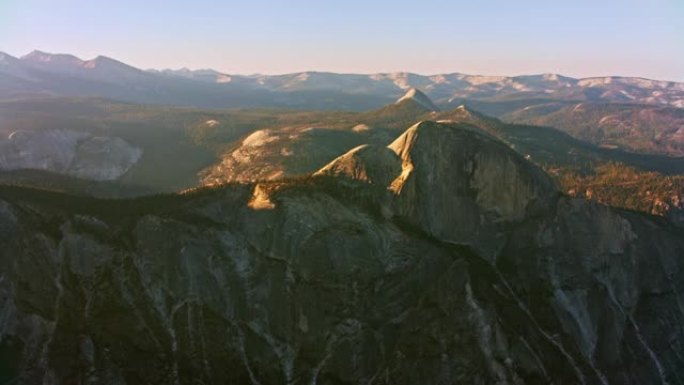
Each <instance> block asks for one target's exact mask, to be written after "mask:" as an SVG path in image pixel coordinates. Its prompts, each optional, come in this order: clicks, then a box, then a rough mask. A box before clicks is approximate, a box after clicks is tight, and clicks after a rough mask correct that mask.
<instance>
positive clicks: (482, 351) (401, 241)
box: [0, 123, 684, 384]
mask: <svg viewBox="0 0 684 385" xmlns="http://www.w3.org/2000/svg"><path fill="white" fill-rule="evenodd" d="M388 150H389V151H388ZM368 161H372V162H371V163H367V162H368ZM409 166H410V171H408V172H406V171H405V170H406V169H407V168H408V167H409ZM374 167H375V168H374ZM383 173H387V174H388V175H387V176H383ZM402 175H403V178H402V179H401V183H399V182H397V183H393V181H396V178H397V177H398V176H402ZM390 176H391V177H390ZM490 178H491V180H490ZM388 196H389V197H392V198H391V201H389V202H387V197H388ZM250 202H251V203H252V204H250ZM255 202H256V203H258V204H257V205H256V206H255ZM264 202H266V203H268V204H264ZM250 206H251V207H250ZM455 208H461V210H460V211H459V210H456V209H455ZM468 210H470V211H468ZM471 220H472V221H476V224H474V225H472V226H471V227H468V223H469V221H471ZM463 227H465V228H466V230H463ZM0 230H1V232H0V383H2V382H8V381H15V382H17V383H51V384H71V383H90V384H140V383H150V384H196V383H204V384H250V383H251V384H451V383H453V384H462V383H472V384H490V383H491V384H548V383H556V384H657V383H662V384H665V383H667V384H684V377H683V376H682V374H681V373H682V368H684V359H682V356H684V335H682V332H683V330H682V325H684V311H683V310H682V309H683V308H682V300H681V296H682V294H684V271H683V270H682V269H683V268H684V266H683V265H684V236H683V235H682V233H681V231H680V230H678V229H676V228H673V227H671V226H670V225H668V224H667V223H666V222H664V221H661V220H659V219H657V218H654V217H648V216H644V215H639V214H634V213H628V212H622V211H617V210H613V209H609V208H606V207H604V206H600V205H597V204H595V203H589V202H585V201H582V200H576V199H570V198H567V197H559V196H558V195H556V194H555V192H554V190H553V188H552V185H551V184H550V182H549V180H548V178H547V177H546V176H545V175H544V174H543V173H541V172H540V171H539V170H538V169H537V168H536V167H534V166H532V165H531V164H529V163H527V162H526V161H525V160H524V159H522V158H520V157H519V156H517V155H516V154H515V153H514V152H513V151H512V150H510V149H508V148H507V147H506V146H504V145H502V144H500V143H497V142H495V141H493V140H492V139H491V138H488V137H485V136H483V135H480V134H477V133H476V132H474V131H471V130H467V129H463V127H460V126H452V125H437V124H433V123H422V124H419V125H417V126H414V127H413V128H412V129H410V130H409V131H408V132H407V133H405V134H404V135H403V136H402V137H401V138H400V139H398V140H397V141H396V142H395V143H393V144H392V146H390V147H389V148H383V147H360V148H357V149H355V150H353V151H351V152H350V153H349V154H347V155H344V156H343V157H340V158H338V160H336V161H334V162H333V163H332V164H330V165H329V166H327V167H326V168H324V169H323V170H321V172H320V173H319V174H318V175H317V176H315V177H313V178H309V179H304V180H299V181H291V182H278V183H262V184H259V185H258V186H255V185H230V186H225V187H222V188H216V189H209V190H199V191H196V192H193V193H189V194H187V195H184V196H167V197H163V196H162V197H152V198H145V199H139V200H124V201H99V200H93V199H85V198H72V197H68V196H61V195H58V194H50V193H42V192H36V191H31V190H22V189H17V188H2V189H0ZM467 234H470V235H472V236H473V237H474V239H478V240H481V241H476V242H465V241H467V239H465V237H466V235H467ZM488 234H489V235H488ZM491 236H494V237H495V238H496V239H497V242H500V243H497V245H499V246H497V247H493V248H489V249H488V248H486V247H484V243H483V242H484V241H485V240H486V239H489V238H490V237H491ZM484 251H488V253H490V254H485V253H484Z"/></svg>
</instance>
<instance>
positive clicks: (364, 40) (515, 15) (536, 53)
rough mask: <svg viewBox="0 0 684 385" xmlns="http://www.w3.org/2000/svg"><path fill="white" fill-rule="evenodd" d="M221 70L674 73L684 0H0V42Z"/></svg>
mask: <svg viewBox="0 0 684 385" xmlns="http://www.w3.org/2000/svg"><path fill="white" fill-rule="evenodd" d="M33 49H40V50H44V51H48V52H68V53H73V54H76V55H77V56H80V57H83V58H92V57H94V56H96V55H98V54H102V55H106V56H111V57H114V58H117V59H119V60H122V61H125V62H127V63H130V64H132V65H135V66H138V67H142V68H180V67H190V68H215V69H218V70H222V71H225V72H228V73H286V72H296V71H305V70H318V71H335V72H355V73H372V72H390V71H411V72H418V73H424V74H432V73H445V72H464V73H473V74H475V73H477V74H502V75H513V74H529V73H541V72H556V73H562V74H567V75H571V76H598V75H629V76H643V77H649V78H656V79H668V80H680V81H682V80H684V0H641V1H636V0H564V1H560V0H545V1H540V0H490V1H484V0H468V1H455V0H448V1H447V0H445V1H440V0H421V1H418V0H414V1H385V0H381V1H372V0H365V1H364V0H317V1H298V0H290V1H276V0H251V1H232V0H228V1H209V0H186V1H176V0H164V1H162V0H112V1H95V0H59V1H57V0H0V51H5V52H7V53H10V54H13V55H17V56H20V55H23V54H26V53H27V52H29V51H31V50H33Z"/></svg>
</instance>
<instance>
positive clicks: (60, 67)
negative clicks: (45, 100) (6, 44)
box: [0, 51, 684, 110]
mask: <svg viewBox="0 0 684 385" xmlns="http://www.w3.org/2000/svg"><path fill="white" fill-rule="evenodd" d="M411 88H419V89H421V90H422V91H423V92H425V93H426V94H427V95H428V96H429V97H430V98H431V99H432V100H434V101H435V103H436V104H437V105H449V106H454V107H455V106H457V105H459V104H461V103H462V102H463V101H464V100H483V101H492V100H496V101H511V100H520V99H551V100H576V101H606V102H615V103H641V104H651V105H661V106H673V107H684V83H676V82H668V81H656V80H649V79H641V78H628V77H596V78H585V79H575V78H571V77H566V76H561V75H556V74H541V75H527V76H513V77H505V76H479V75H466V74H459V73H452V74H439V75H432V76H424V75H418V74H412V73H381V74H370V75H358V74H335V73H325V72H302V73H293V74H285V75H249V76H245V75H234V74H224V73H221V72H219V71H214V70H195V71H193V70H189V69H181V70H161V71H159V70H150V71H144V70H140V69H137V68H134V67H132V66H130V65H127V64H125V63H122V62H120V61H117V60H114V59H110V58H107V57H104V56H98V57H96V58H95V59H92V60H82V59H79V58H77V57H75V56H73V55H68V54H50V53H45V52H41V51H33V52H31V53H29V54H28V55H26V56H23V57H21V58H15V57H12V56H10V55H8V54H5V53H0V97H3V98H12V97H17V96H21V95H68V96H99V97H108V98H116V99H119V100H124V101H131V102H144V103H154V104H175V105H185V106H194V107H210V108H231V107H247V106H249V107H264V106H270V107H288V108H300V109H312V108H317V109H320V108H324V109H352V110H367V109H372V108H378V107H380V106H382V105H385V104H387V103H389V102H391V101H392V100H394V99H397V98H399V97H400V96H401V95H402V94H404V93H405V92H406V91H407V90H409V89H411Z"/></svg>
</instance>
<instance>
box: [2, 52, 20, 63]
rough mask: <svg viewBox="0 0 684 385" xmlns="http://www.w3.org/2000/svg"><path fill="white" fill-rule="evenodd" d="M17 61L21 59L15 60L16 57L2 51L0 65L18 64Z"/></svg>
mask: <svg viewBox="0 0 684 385" xmlns="http://www.w3.org/2000/svg"><path fill="white" fill-rule="evenodd" d="M17 60H19V59H17V58H15V57H14V56H12V55H10V54H8V53H5V52H2V51H0V63H4V64H8V63H11V62H16V61H17Z"/></svg>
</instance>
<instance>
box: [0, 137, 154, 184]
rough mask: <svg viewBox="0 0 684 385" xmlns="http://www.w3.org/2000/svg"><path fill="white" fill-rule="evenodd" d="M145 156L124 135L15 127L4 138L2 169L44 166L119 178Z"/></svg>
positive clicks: (1, 143)
mask: <svg viewBox="0 0 684 385" xmlns="http://www.w3.org/2000/svg"><path fill="white" fill-rule="evenodd" d="M141 156H142V150H140V149H139V148H137V147H134V146H132V145H131V144H129V143H127V142H126V141H124V140H123V139H121V138H116V137H98V136H92V135H90V134H88V133H84V132H78V131H71V130H46V131H40V132H27V131H14V132H12V133H11V134H9V135H8V137H7V139H5V140H2V139H0V170H2V171H14V170H44V171H52V172H56V173H59V174H64V175H69V176H74V177H78V178H83V179H89V180H96V181H105V180H115V179H118V178H119V177H121V176H122V175H123V174H125V173H126V172H127V171H128V170H129V169H130V168H131V167H132V166H133V165H135V164H136V163H137V162H138V160H140V157H141Z"/></svg>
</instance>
